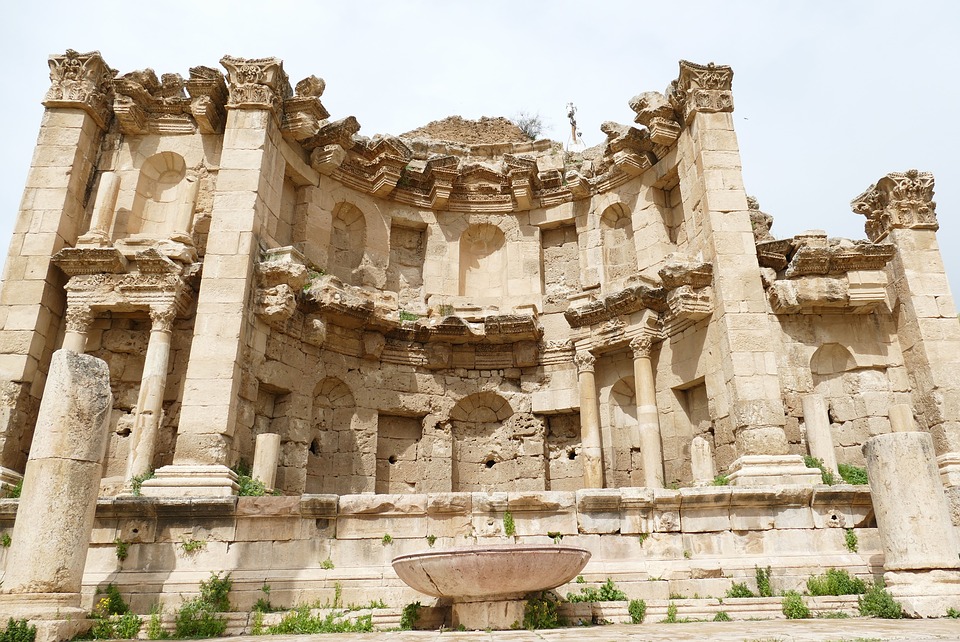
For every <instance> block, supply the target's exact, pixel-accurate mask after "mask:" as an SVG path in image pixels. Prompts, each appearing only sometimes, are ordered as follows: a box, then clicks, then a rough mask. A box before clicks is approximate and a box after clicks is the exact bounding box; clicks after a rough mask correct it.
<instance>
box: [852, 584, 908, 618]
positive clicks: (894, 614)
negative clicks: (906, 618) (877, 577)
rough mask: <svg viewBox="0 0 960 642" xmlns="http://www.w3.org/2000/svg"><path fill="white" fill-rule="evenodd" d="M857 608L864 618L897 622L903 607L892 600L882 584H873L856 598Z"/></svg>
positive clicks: (901, 615) (901, 614)
mask: <svg viewBox="0 0 960 642" xmlns="http://www.w3.org/2000/svg"><path fill="white" fill-rule="evenodd" d="M857 608H858V609H860V615H862V616H864V617H879V618H884V619H888V620H899V619H900V618H902V617H903V607H902V606H900V603H899V602H897V601H896V600H895V599H893V596H892V595H890V592H889V591H887V589H885V588H884V586H883V583H882V582H875V583H874V584H873V586H871V587H870V588H869V589H867V592H866V593H864V594H863V595H861V596H860V597H859V598H857Z"/></svg>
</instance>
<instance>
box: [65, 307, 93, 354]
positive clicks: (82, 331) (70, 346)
mask: <svg viewBox="0 0 960 642" xmlns="http://www.w3.org/2000/svg"><path fill="white" fill-rule="evenodd" d="M66 317H67V331H66V332H65V333H64V335H63V346H62V347H63V349H64V350H70V351H71V352H76V353H77V354H83V353H84V352H86V351H87V333H88V332H89V331H90V325H91V324H92V323H93V312H92V311H91V310H90V306H89V305H71V306H69V307H68V308H67V314H66Z"/></svg>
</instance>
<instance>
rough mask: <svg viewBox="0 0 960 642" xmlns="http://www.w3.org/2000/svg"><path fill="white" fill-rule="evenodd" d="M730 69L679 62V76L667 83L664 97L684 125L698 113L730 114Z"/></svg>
mask: <svg viewBox="0 0 960 642" xmlns="http://www.w3.org/2000/svg"><path fill="white" fill-rule="evenodd" d="M732 86H733V69H731V68H730V67H728V66H726V65H715V64H713V63H712V62H711V63H709V64H707V65H698V64H696V63H692V62H689V61H687V60H681V61H680V77H679V78H677V79H676V80H674V81H673V82H672V83H670V87H669V89H668V90H667V97H668V98H669V100H670V103H671V105H672V106H673V108H674V110H675V111H676V112H677V113H679V114H681V115H682V116H683V120H684V122H690V120H691V119H692V118H693V117H694V116H695V115H696V114H697V113H705V114H708V113H715V112H727V111H733V93H732V92H731V88H732Z"/></svg>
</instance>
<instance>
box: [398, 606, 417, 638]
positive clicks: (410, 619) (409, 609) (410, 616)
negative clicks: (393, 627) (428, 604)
mask: <svg viewBox="0 0 960 642" xmlns="http://www.w3.org/2000/svg"><path fill="white" fill-rule="evenodd" d="M421 608H422V607H421V604H420V602H411V603H410V604H407V605H406V606H405V607H403V610H402V611H401V612H400V630H401V631H410V630H412V629H413V627H415V626H416V625H417V620H419V619H420V609H421Z"/></svg>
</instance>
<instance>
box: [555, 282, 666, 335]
mask: <svg viewBox="0 0 960 642" xmlns="http://www.w3.org/2000/svg"><path fill="white" fill-rule="evenodd" d="M645 308H646V309H650V310H654V311H657V312H662V311H663V310H665V309H666V292H665V291H664V290H663V288H652V287H650V286H647V285H635V286H631V287H627V288H624V289H623V290H621V291H620V292H616V293H614V294H611V295H608V296H605V297H603V298H602V299H600V300H598V301H591V302H590V303H587V304H586V305H583V306H580V307H577V308H568V309H567V310H566V311H565V312H564V313H563V316H564V317H565V318H566V319H567V323H569V324H570V327H571V328H582V327H585V326H593V325H598V324H601V323H604V322H606V321H609V320H611V319H613V318H615V317H618V316H620V315H623V314H630V313H633V312H637V311H639V310H643V309H645Z"/></svg>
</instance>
